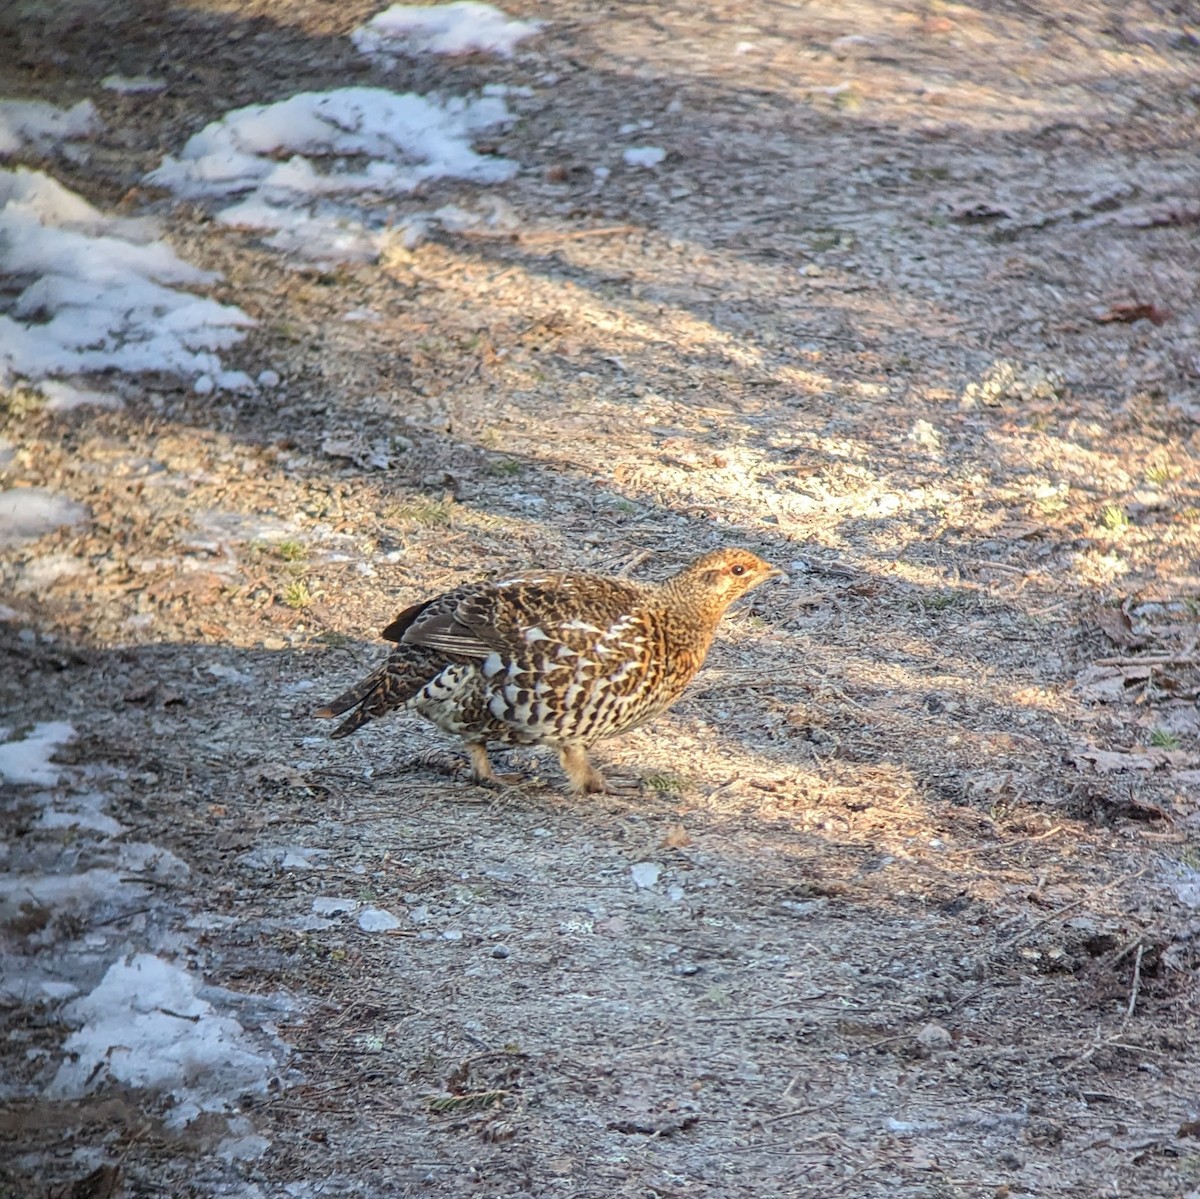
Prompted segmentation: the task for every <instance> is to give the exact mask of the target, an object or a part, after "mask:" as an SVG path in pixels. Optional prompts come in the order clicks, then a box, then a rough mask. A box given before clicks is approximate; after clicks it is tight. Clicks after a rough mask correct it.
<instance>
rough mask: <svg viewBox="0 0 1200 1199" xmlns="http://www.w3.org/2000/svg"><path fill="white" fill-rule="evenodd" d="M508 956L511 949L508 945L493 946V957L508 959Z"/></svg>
mask: <svg viewBox="0 0 1200 1199" xmlns="http://www.w3.org/2000/svg"><path fill="white" fill-rule="evenodd" d="M508 955H509V948H508V946H507V945H493V946H492V957H494V958H506V957H508Z"/></svg>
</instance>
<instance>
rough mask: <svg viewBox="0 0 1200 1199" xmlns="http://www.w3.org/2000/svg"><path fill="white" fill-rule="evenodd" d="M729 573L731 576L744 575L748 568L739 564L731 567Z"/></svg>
mask: <svg viewBox="0 0 1200 1199" xmlns="http://www.w3.org/2000/svg"><path fill="white" fill-rule="evenodd" d="M729 573H730V574H731V575H744V574H745V573H746V568H745V567H744V566H743V565H742V564H741V563H740V562H739V563H738V564H737V565H736V566H731V567H730V568H729Z"/></svg>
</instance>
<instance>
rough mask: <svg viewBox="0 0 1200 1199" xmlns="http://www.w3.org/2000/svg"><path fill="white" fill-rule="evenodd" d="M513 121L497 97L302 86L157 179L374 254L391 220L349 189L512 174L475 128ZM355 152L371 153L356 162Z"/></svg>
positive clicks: (334, 250) (245, 215)
mask: <svg viewBox="0 0 1200 1199" xmlns="http://www.w3.org/2000/svg"><path fill="white" fill-rule="evenodd" d="M510 119H511V114H510V113H509V111H508V108H507V107H506V105H505V103H504V101H503V99H501V98H500V97H496V96H484V97H481V98H479V99H475V100H466V99H461V98H454V97H452V98H450V99H447V100H444V101H439V100H434V99H429V98H426V97H425V96H417V95H413V94H411V93H409V94H403V95H402V94H399V93H397V92H391V91H388V90H386V89H385V88H373V87H345V88H338V89H335V90H333V91H328V92H301V93H299V94H298V95H295V96H292V97H290V98H289V99H287V100H280V101H278V102H276V103H274V104H252V105H250V106H248V107H246V108H238V109H234V110H233V111H232V112H228V113H226V114H225V116H223V117H222V118H221V119H220V120H219V121H213V122H212V123H211V124H209V125H207V126H205V127H204V128H203V129H202V130H200V132H199V133H196V134H194V135H193V136H192V137H191V138H189V139H188V141H187V143H186V144H185V145H184V147H183V149H182V151H181V152H180V153H179V155H178V157H172V156H168V157H166V158H164V159H163V161H162V164H161V165H160V166H159V167H158V168H157V169H156V170H154V171H151V172H150V174H149V175H148V176H147V179H148V180H149V182H151V183H154V184H157V185H159V186H162V187H167V188H170V189H171V190H172V191H173V192H175V194H176V195H178V196H181V197H185V198H190V199H199V198H215V199H218V200H233V199H234V198H236V202H233V203H230V204H229V205H228V206H227V207H224V208H221V209H219V210H218V212H217V214H216V215H217V219H218V220H219V221H221V222H223V223H225V224H228V225H237V226H243V227H247V228H251V229H261V230H263V231H265V232H267V233H269V234H270V235H271V236H270V237H268V238H267V244H268V245H270V246H272V247H274V248H276V249H280V250H285V251H288V252H294V253H298V254H302V255H303V256H304V257H306V258H308V259H322V258H329V259H369V258H373V257H375V256H377V255H378V253H379V251H380V248H381V246H382V244H383V239H384V237H385V233H386V231H385V230H384V229H383V228H382V221H381V220H380V221H379V227H369V226H368V224H367V223H366V222H367V217H366V214H365V213H363V212H362V211H360V210H357V209H355V208H353V207H349V206H347V203H346V201H347V200H348V199H350V198H351V197H354V196H358V195H362V194H363V193H367V194H370V195H375V196H398V195H404V194H406V193H408V192H411V191H412V190H414V189H415V188H416V187H418V186H419V185H420V184H422V183H424V182H426V181H427V180H429V179H436V178H440V177H443V176H449V177H452V178H456V179H467V180H471V181H473V182H476V183H500V182H503V181H504V180H507V179H510V178H512V176H513V174H515V172H516V170H517V167H516V164H515V163H512V162H509V161H507V160H505V159H502V158H497V157H494V156H487V155H481V154H477V153H475V151H474V150H472V149H471V138H472V136H474V135H475V134H476V133H479V132H481V131H483V130H485V129H491V128H493V127H495V126H497V125H501V124H504V123H505V122H507V121H508V120H510ZM347 157H353V158H355V159H363V158H365V159H366V160H367V162H366V163H365V165H359V166H357V167H355V168H353V169H350V168H347V167H346V166H345V164H344V159H345V158H347ZM318 164H319V165H318ZM376 219H377V220H379V218H378V217H377V218H376Z"/></svg>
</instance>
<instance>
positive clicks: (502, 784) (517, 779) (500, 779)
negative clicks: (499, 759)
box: [471, 771, 529, 791]
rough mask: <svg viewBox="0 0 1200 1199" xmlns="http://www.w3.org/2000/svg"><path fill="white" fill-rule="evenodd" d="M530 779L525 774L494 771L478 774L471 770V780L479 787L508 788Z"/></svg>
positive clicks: (501, 789)
mask: <svg viewBox="0 0 1200 1199" xmlns="http://www.w3.org/2000/svg"><path fill="white" fill-rule="evenodd" d="M528 781H529V780H528V779H527V778H526V777H525V775H523V774H512V773H509V774H499V773H498V772H496V771H493V772H492V773H491V774H476V773H475V771H471V782H473V783H474V784H475V786H477V787H491V788H493V789H494V790H497V791H504V790H507V789H508V788H509V787H519V786H521V784H522V783H527V782H528Z"/></svg>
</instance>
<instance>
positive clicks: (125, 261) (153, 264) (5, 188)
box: [0, 169, 254, 394]
mask: <svg viewBox="0 0 1200 1199" xmlns="http://www.w3.org/2000/svg"><path fill="white" fill-rule="evenodd" d="M148 230H149V226H148V225H147V224H146V222H143V221H129V220H120V219H117V218H110V217H105V216H104V215H103V214H102V213H101V212H100V211H99V210H98V209H95V208H93V207H92V206H91V205H90V204H88V203H87V201H86V200H84V199H83V198H82V197H81V196H78V195H76V194H75V193H74V192H72V191H69V190H68V189H67V188H65V187H63V186H62V185H61V184H59V183H56V182H55V181H54V180H53V179H51V178H50V177H49V176H48V175H45V174H43V173H42V172H40V171H28V170H24V169H18V170H15V171H0V274H8V275H13V276H17V277H22V276H25V277H29V276H32V277H33V281H32V282H31V283H29V284H28V285H27V286H26V287H25V288H24V290H23V291H21V292H20V294H19V295H18V296H17V297H16V300H15V302H14V303H13V305H12V307H11V309H10V315H6V316H0V383H3V382H6V381H8V380H9V379H10V378H11V377H12V376H14V375H21V376H24V377H25V378H28V379H44V378H47V377H48V376H53V375H74V374H81V373H83V372H86V371H100V370H114V369H115V370H120V371H129V372H139V371H165V372H167V373H170V374H176V375H186V376H192V375H196V374H199V373H201V372H208V373H209V374H211V375H213V376H214V377H215V378H216V380H217V383H218V385H219V386H222V387H227V388H234V387H253V384H252V382H251V380H250V379H249V377H247V376H246V375H244V374H243V373H242V372H240V371H225V370H223V369H222V367H221V360H220V358H219V357H218V356H217V353H216V351H218V350H222V349H227V348H228V347H229V346H232V345H234V344H235V343H236V342H238V341H240V340H241V339H242V337H244V336H245V334H244V333H243V332H242V330H243V329H245V328H246V327H247V326H249V325H252V324H253V323H254V322H253V321H252V320H251V319H250V317H248V316H247V315H246V314H245V313H244V312H242V310H241V309H240V308H234V307H231V306H228V305H225V304H218V303H217V302H216V301H215V300H209V299H205V298H203V297H201V296H194V295H191V294H190V293H188V292H186V291H179V290H177V286H176V285H181V284H182V285H199V284H205V283H211V282H213V281H214V280H215V279H217V278H218V276H217V275H215V274H213V273H212V272H209V271H202V270H200V269H199V268H198V267H194V266H192V265H190V264H189V263H186V262H184V261H183V260H182V259H181V258H179V257H177V256H176V254H175V252H174V251H173V250H172V249H171V248H170V246H168V245H167V244H166V242H163V241H153V240H150V239H149V236H148ZM60 394H66V393H60Z"/></svg>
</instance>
